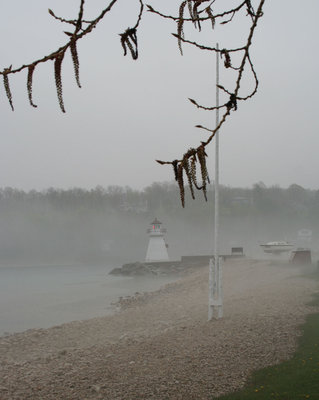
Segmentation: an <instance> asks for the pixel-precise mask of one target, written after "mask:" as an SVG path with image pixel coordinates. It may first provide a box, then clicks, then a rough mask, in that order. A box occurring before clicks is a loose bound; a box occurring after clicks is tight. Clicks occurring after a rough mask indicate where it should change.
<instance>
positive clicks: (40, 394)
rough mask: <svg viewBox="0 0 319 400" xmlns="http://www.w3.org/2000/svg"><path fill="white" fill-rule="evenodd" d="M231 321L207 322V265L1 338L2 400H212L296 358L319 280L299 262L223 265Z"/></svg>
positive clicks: (233, 262)
mask: <svg viewBox="0 0 319 400" xmlns="http://www.w3.org/2000/svg"><path fill="white" fill-rule="evenodd" d="M223 282H224V317H223V318H222V319H219V320H213V321H210V322H208V321H207V312H208V310H207V301H208V267H200V268H198V269H197V270H194V271H192V272H191V273H189V274H187V275H186V276H184V277H182V278H181V279H180V280H178V281H177V282H175V283H170V284H168V285H166V286H164V287H163V288H162V289H160V290H158V291H156V292H152V293H144V294H136V296H133V297H131V298H125V299H121V300H120V301H119V302H118V303H117V304H116V305H114V314H113V315H111V316H106V317H102V318H94V319H91V320H87V321H75V322H71V323H67V324H64V325H61V326H56V327H53V328H50V329H37V330H28V331H26V332H23V333H19V334H14V335H9V336H4V337H1V338H0V399H1V400H18V399H19V400H27V399H30V400H31V399H32V400H37V399H39V400H40V399H41V400H49V399H50V400H51V399H52V400H71V399H72V400H89V399H105V400H151V399H152V400H164V399H165V400H167V399H170V400H179V399H180V400H208V399H209V400H211V399H212V398H213V397H215V396H216V397H217V396H219V395H221V394H224V393H228V392H231V391H234V390H238V389H239V388H241V387H242V386H243V385H244V384H245V382H247V379H249V376H250V375H251V373H252V371H254V370H256V369H259V368H262V367H265V366H268V365H273V364H276V363H279V362H281V361H283V360H287V359H288V358H289V357H291V356H292V354H293V353H294V351H295V349H296V346H297V340H298V337H299V336H300V334H301V324H302V323H303V322H304V320H305V316H306V315H307V314H309V313H312V312H314V311H318V310H316V309H315V308H314V307H312V306H309V305H307V303H308V302H309V301H310V300H311V296H312V294H313V293H315V292H318V282H317V281H314V280H312V279H311V278H310V277H309V276H308V275H307V271H306V270H303V269H300V268H298V267H296V266H293V265H289V264H285V263H281V264H278V265H276V264H274V263H271V262H267V261H253V260H247V259H240V260H230V261H227V262H226V263H225V265H224V270H223Z"/></svg>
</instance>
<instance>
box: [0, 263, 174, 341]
mask: <svg viewBox="0 0 319 400" xmlns="http://www.w3.org/2000/svg"><path fill="white" fill-rule="evenodd" d="M111 269H112V267H106V266H96V265H95V266H61V265H58V266H37V267H30V266H25V267H12V266H11V267H0V335H3V334H5V333H15V332H21V331H24V330H26V329H31V328H49V327H51V326H54V325H60V324H62V323H65V322H70V321H74V320H84V319H89V318H94V317H102V316H105V315H108V314H110V313H112V312H113V311H114V308H113V307H112V306H111V303H112V302H115V301H116V300H118V298H119V297H120V296H123V297H124V296H129V295H133V294H134V293H135V292H144V291H151V290H156V289H158V288H159V287H160V286H161V285H163V284H165V283H168V282H170V281H171V280H172V278H167V277H156V278H152V279H149V278H145V277H142V278H134V279H133V278H129V277H118V276H112V275H108V273H109V271H110V270H111Z"/></svg>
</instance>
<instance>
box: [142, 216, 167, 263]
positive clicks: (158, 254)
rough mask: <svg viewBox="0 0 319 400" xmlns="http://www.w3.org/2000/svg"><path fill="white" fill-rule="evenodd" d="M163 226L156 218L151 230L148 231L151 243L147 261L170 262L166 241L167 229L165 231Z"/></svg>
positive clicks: (149, 242) (148, 248)
mask: <svg viewBox="0 0 319 400" xmlns="http://www.w3.org/2000/svg"><path fill="white" fill-rule="evenodd" d="M161 225H162V223H161V222H160V221H159V220H158V219H157V218H155V220H154V221H153V222H152V223H151V228H149V229H148V230H147V233H148V234H149V241H148V247H147V252H146V257H145V261H169V257H168V253H167V247H168V246H167V244H166V243H165V240H164V233H165V232H166V229H163V228H162V227H161Z"/></svg>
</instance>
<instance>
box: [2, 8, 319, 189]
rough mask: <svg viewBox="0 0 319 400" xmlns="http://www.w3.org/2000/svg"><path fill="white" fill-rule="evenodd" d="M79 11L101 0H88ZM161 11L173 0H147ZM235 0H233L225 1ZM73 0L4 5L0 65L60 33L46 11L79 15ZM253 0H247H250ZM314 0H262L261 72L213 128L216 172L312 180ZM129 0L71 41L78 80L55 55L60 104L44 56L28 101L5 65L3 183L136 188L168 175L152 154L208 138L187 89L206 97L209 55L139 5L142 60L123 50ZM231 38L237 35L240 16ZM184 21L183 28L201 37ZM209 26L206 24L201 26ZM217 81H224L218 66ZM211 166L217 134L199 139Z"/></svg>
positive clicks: (221, 37)
mask: <svg viewBox="0 0 319 400" xmlns="http://www.w3.org/2000/svg"><path fill="white" fill-rule="evenodd" d="M86 3H87V4H88V6H87V12H88V16H87V17H88V18H89V17H93V16H95V15H97V14H98V13H99V10H100V9H101V8H102V7H103V6H105V4H106V3H105V1H102V0H96V1H93V0H91V1H89V0H87V2H86ZM149 3H150V4H152V5H153V6H154V8H158V9H160V10H162V11H164V12H165V11H166V10H168V9H169V11H172V10H175V9H176V12H174V14H175V15H177V6H178V4H179V3H180V2H179V1H172V0H165V1H164V0H161V1H159V0H153V1H151V0H150V1H149ZM231 3H232V2H231V1H230V2H229V4H231ZM78 4H79V1H78V0H68V2H65V1H62V0H41V1H40V0H34V1H32V2H21V1H18V0H11V2H6V3H5V4H4V3H3V4H2V5H1V15H2V16H3V18H2V22H1V26H0V33H1V37H2V38H3V39H2V41H1V65H0V68H1V69H3V68H4V67H8V66H10V65H11V64H13V67H18V66H20V65H21V64H23V63H28V62H31V61H33V60H35V59H38V58H41V57H42V56H44V55H46V54H48V53H49V52H51V51H53V50H56V49H57V48H58V47H59V46H61V45H62V44H64V43H65V42H66V40H67V39H66V36H65V35H64V34H63V30H67V28H68V27H67V26H65V25H63V24H61V23H59V22H58V21H55V20H53V19H52V17H51V16H50V15H49V14H48V12H47V9H48V8H51V9H53V10H54V12H55V13H56V14H57V15H60V16H63V17H66V18H69V17H70V18H76V16H77V13H78V9H77V6H78ZM255 4H256V3H255ZM318 12H319V3H318V1H316V0H308V1H307V2H297V1H289V0H280V1H276V0H266V5H265V8H264V17H263V18H262V19H261V20H260V21H259V24H258V28H257V32H256V35H255V37H254V39H253V48H252V50H251V55H252V58H253V62H254V65H255V68H256V71H257V74H258V77H259V81H260V87H259V90H258V93H257V94H256V96H255V97H254V98H253V99H252V100H249V101H247V102H245V103H240V105H239V110H238V111H237V112H235V113H233V114H232V115H231V118H230V119H229V120H228V121H227V122H226V123H225V124H224V125H223V127H222V130H221V132H220V146H221V155H220V158H221V160H220V161H221V177H220V182H221V183H222V184H224V185H231V186H251V185H252V184H254V183H256V182H258V181H263V182H264V183H265V184H266V185H267V186H268V185H275V184H279V185H280V186H283V187H287V186H289V185H290V184H292V183H297V184H299V185H302V186H304V187H306V188H313V189H318V186H319V185H318V177H317V171H318V170H319V157H318V148H319V139H318V131H319V129H318V126H319V123H318V116H317V114H318V111H317V108H318V98H317V97H318V96H317V93H318V92H319V87H318V86H319V84H318V70H319V62H318V60H319V58H318V54H317V50H316V49H317V47H318V30H317V29H318V28H317V21H316V19H317V15H318ZM137 14H138V1H137V0H136V1H133V0H129V1H128V0H122V1H121V2H120V3H119V4H118V5H116V6H115V8H114V12H111V13H110V14H108V15H107V16H106V17H105V19H104V20H103V22H101V23H100V24H99V25H98V27H97V28H96V29H95V30H94V32H93V33H92V34H90V35H88V36H87V37H86V38H84V39H82V40H81V41H80V42H79V44H78V50H79V56H80V79H81V83H82V89H78V88H77V87H76V84H75V79H74V75H73V72H72V65H71V59H70V56H69V55H67V56H66V57H65V61H64V65H63V75H62V76H63V84H64V102H65V107H66V110H67V113H66V114H62V113H61V111H60V110H59V106H58V102H57V98H56V90H55V85H54V74H53V63H52V62H49V63H46V64H44V65H40V66H39V67H38V68H37V69H36V71H35V73H34V87H33V93H34V95H33V98H34V102H35V103H36V104H38V108H37V109H33V108H32V107H30V106H29V105H28V98H27V91H26V72H22V73H20V74H15V75H14V76H12V77H11V80H10V85H11V91H12V94H13V100H14V106H15V112H12V111H11V109H10V106H9V104H8V101H7V99H6V96H5V93H4V89H2V90H1V91H0V93H1V95H0V110H1V122H2V123H1V146H0V186H1V187H3V186H12V187H18V188H21V189H26V190H29V189H32V188H35V189H38V190H40V189H45V188H48V187H52V186H53V187H60V188H69V187H75V186H80V187H84V188H91V187H95V186H96V185H102V186H108V185H121V186H124V185H128V186H131V187H133V188H138V189H140V188H143V187H145V186H147V185H149V184H150V183H152V182H153V181H170V180H172V179H173V176H172V173H171V169H170V168H169V167H167V166H160V165H158V164H157V163H156V162H155V161H154V160H155V159H158V158H159V159H164V160H172V159H174V158H180V157H181V156H182V155H183V153H184V152H185V151H187V149H188V148H189V147H195V146H197V145H198V144H199V143H200V140H202V139H205V138H206V133H205V132H204V131H201V130H198V129H196V128H194V126H195V125H196V124H202V125H207V126H209V127H213V126H214V123H215V122H214V121H215V114H214V113H208V112H203V111H199V110H198V109H196V108H195V107H194V106H192V105H191V104H190V103H189V101H188V100H187V98H188V97H191V98H195V99H196V100H198V101H199V102H200V103H202V104H205V105H214V102H215V55H214V54H211V53H205V52H201V51H199V50H197V49H194V48H192V47H190V46H187V45H184V56H183V57H182V56H181V55H180V54H179V51H178V48H177V44H176V40H175V39H174V38H173V37H172V36H171V35H170V33H171V32H175V31H176V27H175V25H174V23H172V22H169V21H163V20H162V19H161V18H159V17H157V16H155V15H151V14H149V13H146V14H145V16H144V19H143V21H142V23H141V27H140V30H139V31H138V38H139V53H140V57H139V60H137V61H133V60H131V59H130V58H129V57H128V56H127V57H123V50H122V48H121V45H120V41H119V36H118V34H119V33H121V32H123V31H124V30H125V29H126V28H127V27H129V26H132V25H134V24H135V21H136V16H137ZM235 27H236V28H237V29H238V30H237V31H236V34H235V39H234V40H235V44H241V43H243V42H244V41H245V38H246V36H245V34H246V31H245V30H244V27H241V25H238V24H235ZM232 29H234V28H231V29H229V28H227V30H226V33H223V32H224V31H223V30H221V29H219V28H217V29H216V30H215V31H214V32H212V31H208V30H204V32H203V36H202V37H203V42H205V43H206V44H210V45H215V43H216V42H219V46H220V47H221V48H223V47H226V46H227V45H229V43H233V42H230V40H231V37H232V35H233V34H234V31H233V30H232ZM192 32H193V31H186V37H187V38H189V39H191V40H193V38H195V37H196V38H200V37H201V36H198V35H197V36H196V34H195V36H194V35H193V33H192ZM209 35H210V36H209ZM220 83H221V84H223V85H226V86H227V85H228V84H229V87H232V85H231V81H230V80H229V78H228V76H226V74H225V72H224V70H223V71H222V73H221V79H220ZM208 153H209V155H210V157H209V159H210V169H211V174H213V162H214V146H213V145H210V147H209V148H208Z"/></svg>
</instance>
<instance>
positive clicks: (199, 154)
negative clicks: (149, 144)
mask: <svg viewBox="0 0 319 400" xmlns="http://www.w3.org/2000/svg"><path fill="white" fill-rule="evenodd" d="M206 158H207V154H206V152H205V147H204V145H203V144H202V145H200V146H199V147H198V148H197V149H193V148H191V149H189V150H188V151H187V153H185V154H184V156H183V158H182V160H180V161H179V160H174V161H172V162H171V164H172V166H173V171H174V176H175V180H176V181H177V183H178V186H179V191H180V198H181V202H182V206H183V207H184V206H185V182H184V174H185V175H186V178H187V182H188V187H189V190H190V193H191V196H192V199H195V190H194V188H196V189H197V190H201V191H202V192H203V194H204V197H205V200H207V184H208V183H210V181H209V176H208V171H207V165H206ZM157 162H158V163H160V164H165V162H162V161H160V160H157ZM197 164H198V165H199V168H200V175H201V180H202V183H201V185H199V184H198V179H197Z"/></svg>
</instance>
